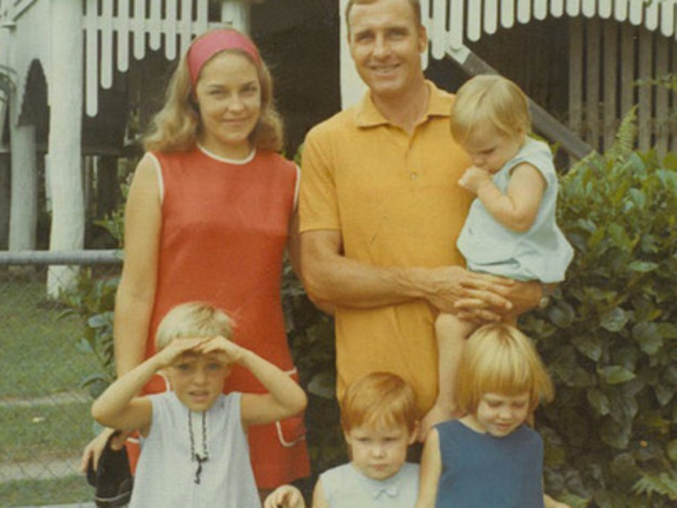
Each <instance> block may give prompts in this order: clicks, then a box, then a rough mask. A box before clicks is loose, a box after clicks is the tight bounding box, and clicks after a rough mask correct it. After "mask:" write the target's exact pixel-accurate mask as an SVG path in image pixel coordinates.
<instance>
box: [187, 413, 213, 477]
mask: <svg viewBox="0 0 677 508" xmlns="http://www.w3.org/2000/svg"><path fill="white" fill-rule="evenodd" d="M200 416H201V417H202V433H201V434H198V435H197V437H198V440H197V441H198V443H197V444H198V446H197V447H196V446H195V441H196V439H195V438H196V436H195V434H194V432H193V419H197V418H199V417H200ZM188 432H189V434H190V460H191V461H196V462H197V470H196V471H195V480H194V482H195V483H196V484H197V485H200V475H201V474H202V464H204V463H205V462H207V461H208V460H209V450H208V449H207V416H206V413H205V412H204V411H202V412H200V413H194V412H193V411H190V410H188ZM196 448H197V450H198V451H196Z"/></svg>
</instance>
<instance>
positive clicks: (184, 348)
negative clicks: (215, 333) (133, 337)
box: [155, 337, 209, 368]
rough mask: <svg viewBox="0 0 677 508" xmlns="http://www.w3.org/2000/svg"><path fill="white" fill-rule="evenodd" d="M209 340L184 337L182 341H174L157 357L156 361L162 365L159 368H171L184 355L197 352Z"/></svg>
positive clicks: (159, 352)
mask: <svg viewBox="0 0 677 508" xmlns="http://www.w3.org/2000/svg"><path fill="white" fill-rule="evenodd" d="M207 340H209V339H207V338H205V337H186V338H183V337H182V338H180V339H174V340H173V341H171V342H170V343H169V344H168V345H167V346H166V347H165V348H163V349H162V350H160V351H158V353H157V354H156V355H155V358H156V360H157V361H158V362H159V364H160V365H159V367H160V368H164V367H169V366H170V365H172V364H173V363H174V362H176V360H177V359H179V358H180V357H181V356H182V355H184V354H186V353H188V352H191V351H194V352H197V348H198V347H199V346H200V344H202V343H204V342H205V341H207Z"/></svg>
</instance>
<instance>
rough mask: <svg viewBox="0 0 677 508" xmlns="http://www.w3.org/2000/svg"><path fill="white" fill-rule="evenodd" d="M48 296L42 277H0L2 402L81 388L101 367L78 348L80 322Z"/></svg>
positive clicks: (0, 382)
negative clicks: (64, 314) (30, 279)
mask: <svg viewBox="0 0 677 508" xmlns="http://www.w3.org/2000/svg"><path fill="white" fill-rule="evenodd" d="M62 312H63V310H61V309H59V308H58V306H57V305H55V304H54V303H50V302H49V301H48V300H47V299H46V298H45V284H44V283H43V282H12V281H11V280H10V281H5V280H0V323H1V324H2V325H1V326H0V363H1V364H2V376H0V402H1V401H7V400H11V399H14V398H33V397H44V396H47V395H49V394H52V393H59V392H69V391H73V390H78V389H79V388H78V387H79V384H80V382H81V380H82V379H84V378H85V377H86V376H88V375H90V374H93V373H95V372H97V370H98V368H97V365H96V363H95V360H94V356H93V355H92V354H91V353H88V352H86V351H81V350H80V349H78V347H77V342H78V338H79V337H80V336H81V328H80V326H81V325H80V323H79V322H78V321H77V320H76V319H74V318H70V317H69V318H59V316H60V314H61V313H62Z"/></svg>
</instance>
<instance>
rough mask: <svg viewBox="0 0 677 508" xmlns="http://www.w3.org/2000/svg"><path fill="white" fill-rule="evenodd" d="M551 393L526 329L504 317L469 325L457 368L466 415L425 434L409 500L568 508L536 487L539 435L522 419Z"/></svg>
mask: <svg viewBox="0 0 677 508" xmlns="http://www.w3.org/2000/svg"><path fill="white" fill-rule="evenodd" d="M552 397H553V386H552V382H551V380H550V377H549V375H548V372H547V370H546V368H545V366H544V365H543V362H542V361H541V359H540V357H539V355H538V353H537V352H536V349H535V348H534V346H533V344H532V343H531V340H530V339H529V338H528V337H526V336H525V335H524V334H523V333H521V332H520V331H519V330H517V328H515V327H512V326H509V325H505V324H488V325H485V326H483V327H481V328H479V329H478V330H477V331H475V332H474V333H473V334H472V335H471V336H470V338H469V339H468V342H467V344H466V347H465V348H464V350H463V355H462V357H461V363H460V365H459V369H458V372H457V383H456V403H457V404H458V408H459V409H460V410H461V411H463V412H464V413H465V414H466V416H464V417H462V418H461V419H458V420H449V421H446V422H443V423H441V424H439V425H437V426H435V428H433V429H432V430H431V431H430V433H429V434H428V438H427V440H426V443H425V447H424V449H423V457H422V460H421V486H420V492H419V496H418V501H417V503H416V508H446V507H449V508H451V507H453V508H477V507H494V506H500V507H501V508H509V507H513V508H544V507H545V508H568V507H567V506H566V505H564V504H562V503H558V502H557V501H555V500H553V499H552V498H550V497H549V496H546V495H544V493H543V483H542V475H543V441H542V439H541V437H540V435H539V434H538V433H537V432H536V431H535V430H533V429H532V428H531V427H529V425H528V424H527V421H528V420H529V419H530V417H531V415H532V414H533V412H534V411H535V409H536V408H537V407H538V405H539V403H540V402H541V400H545V401H549V400H551V399H552Z"/></svg>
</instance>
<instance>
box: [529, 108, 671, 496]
mask: <svg viewBox="0 0 677 508" xmlns="http://www.w3.org/2000/svg"><path fill="white" fill-rule="evenodd" d="M632 127H633V124H632V118H630V119H629V120H628V121H627V122H626V124H625V126H624V127H623V128H622V129H621V136H620V137H619V142H618V143H617V144H616V146H615V147H614V148H613V149H612V150H611V151H610V152H609V153H608V154H607V155H606V156H600V155H597V154H595V155H593V156H590V157H588V158H586V159H585V160H583V161H581V162H580V163H579V164H578V165H576V166H575V167H574V168H572V169H571V171H570V172H569V173H568V174H567V175H566V176H565V177H564V178H562V182H561V199H560V208H559V224H560V225H561V227H562V229H563V230H564V232H565V234H566V235H567V237H568V238H569V240H570V241H571V242H572V244H573V245H574V248H575V250H576V256H575V259H574V261H573V263H572V265H571V267H570V268H569V271H568V273H567V281H566V282H565V283H563V284H561V286H560V287H559V288H558V293H557V294H556V296H555V298H554V303H553V305H551V306H550V308H549V309H547V310H545V311H540V312H534V313H530V314H529V315H527V316H525V317H524V319H522V321H521V327H522V328H523V329H524V330H525V331H526V332H527V333H528V334H530V335H531V336H532V337H534V338H535V339H537V342H538V348H539V350H540V352H541V354H542V355H543V357H544V359H545V361H546V364H547V365H548V367H549V369H550V372H551V373H552V376H553V378H554V381H555V384H556V387H557V396H556V399H555V401H554V402H552V403H550V404H548V405H547V406H545V407H543V408H541V410H540V411H539V415H538V417H537V423H538V427H539V430H540V431H541V433H542V435H543V436H544V438H545V440H546V462H547V464H548V467H547V474H546V481H547V484H548V488H549V489H550V490H551V491H553V492H555V493H556V492H557V491H560V492H568V493H569V494H570V497H569V498H568V499H567V501H568V502H570V503H571V504H572V505H574V506H591V507H593V506H594V507H600V508H611V507H613V508H621V507H629V508H630V507H632V508H634V507H637V508H639V507H647V506H652V507H655V508H659V507H667V506H675V501H677V470H676V469H675V463H676V462H677V439H676V438H677V436H676V435H675V430H676V427H675V423H676V422H677V404H676V402H675V392H676V391H677V227H676V226H677V224H676V223H677V157H675V156H674V154H671V155H668V157H667V158H666V159H665V160H663V161H661V160H658V158H657V156H656V155H655V154H654V153H653V152H651V153H647V154H639V153H636V152H632V151H630V150H629V149H628V146H629V144H628V142H627V141H628V133H629V132H631V131H632Z"/></svg>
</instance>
